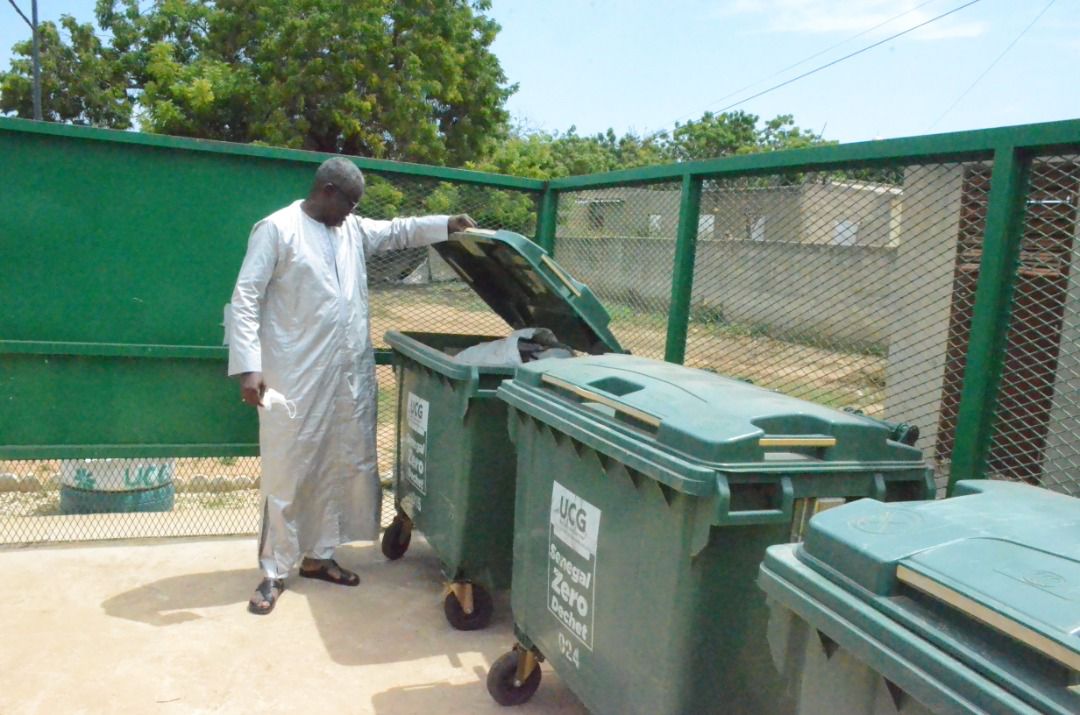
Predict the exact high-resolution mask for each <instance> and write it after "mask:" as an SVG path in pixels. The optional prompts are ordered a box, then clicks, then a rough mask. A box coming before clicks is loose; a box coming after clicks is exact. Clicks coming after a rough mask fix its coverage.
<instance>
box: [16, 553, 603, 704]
mask: <svg viewBox="0 0 1080 715" xmlns="http://www.w3.org/2000/svg"><path fill="white" fill-rule="evenodd" d="M254 553H255V542H254V539H253V538H250V537H244V538H238V537H233V538H214V539H181V540H177V539H171V540H158V541H118V542H96V543H91V544H79V545H56V546H35V547H27V548H12V547H4V548H2V549H0V572H2V573H3V574H4V580H5V583H4V585H3V587H2V588H0V639H2V643H3V645H2V647H0V713H5V714H8V715H10V714H13V713H48V714H52V713H110V714H119V713H140V714H141V713H161V714H163V715H169V714H171V713H209V712H213V713H244V714H245V715H246V714H248V713H297V712H320V713H324V712H340V713H375V714H377V715H409V714H411V713H425V714H426V713H470V714H472V713H504V714H506V715H510V713H514V714H515V715H516V714H517V713H521V714H522V715H525V714H527V713H562V714H565V715H582V714H584V713H586V712H587V711H586V710H585V708H584V707H583V706H582V705H581V704H580V703H579V702H578V700H577V699H576V698H575V697H574V695H573V694H572V693H570V692H569V690H567V689H566V687H565V686H564V685H563V684H562V683H561V682H560V681H559V678H558V676H557V675H556V674H555V673H554V672H552V671H551V670H550V668H548V667H547V665H546V664H545V665H544V676H543V682H542V683H541V685H540V689H539V690H538V691H537V693H536V695H535V696H534V697H533V699H532V700H531V701H530V702H529V703H527V704H525V705H523V706H520V707H517V708H512V709H506V708H501V707H499V706H498V705H496V704H495V703H494V701H492V700H491V698H490V696H489V695H488V693H487V690H486V689H485V686H484V679H485V677H486V673H487V669H488V666H489V665H490V664H491V663H492V662H493V661H494V660H495V659H496V658H497V657H498V656H500V655H502V654H503V653H505V652H506V651H507V650H509V649H510V647H511V646H512V645H513V642H514V637H513V632H512V623H511V618H510V608H509V600H508V598H507V597H506V595H505V594H502V595H501V596H499V597H497V598H496V615H495V620H494V622H493V623H492V625H491V626H489V627H488V628H487V629H486V630H484V631H475V632H461V631H455V630H454V629H453V628H451V627H450V626H449V625H448V624H447V623H446V620H445V618H444V617H443V610H442V580H441V576H440V573H439V566H438V562H437V561H436V559H435V558H434V556H433V553H432V551H431V549H430V548H429V547H428V546H427V544H426V543H424V541H423V539H422V537H420V536H419V535H414V538H413V543H412V546H411V547H410V549H409V552H408V554H407V555H406V556H405V557H404V558H403V559H401V560H400V561H397V562H387V561H386V560H385V559H384V558H383V556H382V554H381V553H380V551H379V547H378V544H371V543H359V544H355V545H349V546H345V547H342V548H341V549H340V550H339V554H338V560H339V561H340V562H341V563H342V565H344V566H346V567H348V568H351V569H354V570H356V571H357V572H358V573H359V574H360V578H361V584H360V586H359V587H357V588H344V587H341V586H334V585H332V584H329V583H326V582H323V581H314V580H308V579H300V578H295V577H294V578H292V579H290V580H289V581H288V583H287V589H288V590H286V592H285V593H284V595H283V596H282V598H281V600H280V601H279V602H278V605H277V608H276V609H275V610H274V612H273V613H272V614H270V615H269V616H264V617H259V616H253V615H251V614H249V613H248V612H247V610H246V609H245V604H246V602H247V599H248V597H249V596H250V594H251V592H252V590H253V589H254V587H255V585H256V583H257V582H258V579H259V574H258V572H257V570H256V569H255V568H253V560H254Z"/></svg>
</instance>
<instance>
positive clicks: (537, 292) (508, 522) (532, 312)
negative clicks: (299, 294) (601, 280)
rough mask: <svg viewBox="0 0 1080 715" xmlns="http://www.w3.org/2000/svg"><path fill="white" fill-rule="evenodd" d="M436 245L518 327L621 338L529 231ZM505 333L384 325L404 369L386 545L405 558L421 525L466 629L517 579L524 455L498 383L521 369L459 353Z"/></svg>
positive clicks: (588, 348) (579, 343)
mask: <svg viewBox="0 0 1080 715" xmlns="http://www.w3.org/2000/svg"><path fill="white" fill-rule="evenodd" d="M436 248H437V250H438V251H439V254H440V256H441V257H442V258H443V260H445V261H446V262H447V263H448V264H449V265H450V266H452V267H453V268H454V270H455V271H456V272H457V273H458V274H459V275H460V276H461V277H462V278H463V279H464V281H465V282H466V283H467V284H468V285H469V286H471V287H472V288H473V289H474V290H475V291H476V293H477V294H478V295H479V296H480V297H481V298H483V299H484V301H485V302H487V304H488V305H490V306H491V308H492V309H493V310H494V311H495V312H496V313H498V314H499V315H500V316H501V317H502V318H503V319H504V320H505V321H506V322H507V324H508V325H509V326H510V327H512V328H514V329H521V328H526V327H532V328H547V329H549V330H551V331H552V332H553V333H554V335H555V336H556V337H557V339H558V340H559V341H560V342H561V343H562V344H565V345H567V346H569V347H572V348H574V349H575V350H578V351H582V352H585V353H602V352H608V351H618V350H620V347H619V343H618V341H617V340H616V339H615V337H614V336H613V335H612V334H611V332H610V331H609V330H608V329H607V323H608V320H609V317H608V314H607V313H606V312H605V311H604V309H603V308H602V307H601V305H600V303H599V301H598V300H597V299H596V297H595V296H594V295H593V294H592V293H591V292H590V291H589V289H588V288H587V287H586V286H585V285H583V284H581V283H578V282H577V281H575V280H573V279H572V278H571V277H570V276H569V275H568V274H567V273H566V272H565V271H564V270H563V269H562V268H561V267H559V266H558V264H556V263H555V262H554V261H552V260H551V258H550V257H549V256H548V255H547V253H546V252H545V251H544V250H543V249H542V248H540V247H539V246H537V245H536V244H534V243H532V242H531V241H529V240H528V239H526V238H524V237H523V236H520V235H518V234H516V233H512V232H509V231H495V232H493V231H478V230H471V231H466V232H463V233H459V234H454V235H453V236H452V237H451V240H449V241H447V242H446V243H442V244H438V245H437V247H436ZM496 337H500V336H494V337H492V336H480V335H453V334H441V333H415V332H390V333H387V335H386V341H387V343H389V345H390V347H391V348H393V354H394V366H395V372H396V377H397V433H396V442H397V450H396V459H395V469H394V495H395V506H396V514H395V517H394V520H393V522H391V524H390V526H389V527H388V528H387V529H386V531H385V532H383V538H382V551H383V554H384V555H385V556H386V557H387V558H389V559H397V558H400V557H401V556H402V555H404V553H405V551H406V550H407V549H408V545H409V540H410V538H411V534H412V531H413V529H419V530H420V531H422V532H423V533H424V536H425V537H426V538H427V541H428V543H429V544H431V546H432V547H433V549H434V551H435V552H436V554H437V556H438V558H439V560H440V562H441V565H442V570H443V574H444V576H445V578H446V580H447V582H448V589H447V594H446V597H445V599H444V604H443V605H444V609H445V612H446V618H447V620H448V621H449V622H450V624H451V625H452V626H454V627H455V628H458V629H461V630H476V629H479V628H483V627H484V626H486V625H487V624H488V622H489V621H490V619H491V615H492V598H491V590H492V589H502V588H507V587H509V585H510V574H511V565H510V562H511V552H512V543H513V523H514V482H515V474H516V467H517V462H516V459H515V456H514V448H513V445H512V444H511V443H510V440H509V437H508V436H507V431H506V406H505V404H504V403H502V402H500V401H499V400H497V399H495V388H496V387H498V384H499V383H500V382H501V381H502V380H504V379H506V378H509V377H511V376H512V375H513V372H514V369H513V366H500V365H484V364H481V365H476V364H465V363H462V362H459V361H457V360H455V357H454V356H455V355H456V354H457V353H458V352H459V351H461V350H462V349H464V348H468V347H471V346H473V345H476V344H478V343H482V342H485V341H489V340H495V339H496Z"/></svg>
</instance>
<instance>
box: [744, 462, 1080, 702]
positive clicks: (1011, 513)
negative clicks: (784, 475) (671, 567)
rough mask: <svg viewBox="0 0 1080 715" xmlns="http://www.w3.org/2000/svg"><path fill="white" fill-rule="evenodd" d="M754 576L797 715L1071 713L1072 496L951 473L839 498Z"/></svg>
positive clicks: (1077, 523)
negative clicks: (908, 499)
mask: <svg viewBox="0 0 1080 715" xmlns="http://www.w3.org/2000/svg"><path fill="white" fill-rule="evenodd" d="M759 583H760V585H761V587H762V588H763V589H764V590H765V593H766V594H768V598H769V602H770V606H771V612H772V615H771V618H770V623H769V645H770V648H771V649H772V653H773V657H774V658H775V661H776V664H777V667H778V668H779V669H780V670H781V671H782V672H783V674H784V677H785V679H786V680H787V681H788V685H787V687H788V690H789V692H790V693H791V695H792V697H793V699H794V700H795V702H796V704H797V706H798V709H797V712H798V713H800V715H815V714H822V715H824V714H825V713H828V714H829V715H832V714H833V713H850V714H851V715H862V714H863V713H867V714H874V715H879V714H884V713H890V714H891V713H897V712H900V713H905V714H907V713H911V714H912V715H923V714H926V713H954V714H955V715H961V714H963V715H969V714H976V713H986V714H987V715H990V714H994V715H998V714H1001V715H1004V714H1006V713H1055V714H1057V715H1065V713H1070V714H1073V715H1075V713H1080V499H1076V498H1073V497H1068V496H1065V495H1062V494H1056V493H1053V492H1050V491H1047V490H1045V489H1040V488H1037V487H1032V486H1029V485H1026V484H1016V483H1011V482H997V481H962V482H959V483H958V485H957V490H956V496H955V497H954V498H950V499H945V500H941V501H936V502H918V503H908V504H900V505H892V504H889V505H886V504H880V503H877V502H872V501H860V502H856V503H854V504H848V505H845V506H843V507H840V508H837V509H833V510H830V511H828V512H825V513H822V514H820V515H818V516H816V517H815V518H814V519H813V520H812V521H811V522H810V525H809V529H808V533H807V536H806V541H805V543H803V544H801V545H797V544H790V545H783V546H774V547H772V548H770V549H769V550H768V553H767V556H766V558H765V561H764V563H763V564H762V566H761V574H760V577H759Z"/></svg>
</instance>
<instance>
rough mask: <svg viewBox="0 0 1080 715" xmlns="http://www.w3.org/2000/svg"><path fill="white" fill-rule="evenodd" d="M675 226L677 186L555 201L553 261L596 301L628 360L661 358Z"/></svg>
mask: <svg viewBox="0 0 1080 715" xmlns="http://www.w3.org/2000/svg"><path fill="white" fill-rule="evenodd" d="M678 222H679V184H678V183H660V184H653V185H649V186H626V187H615V188H607V189H596V190H591V191H590V190H586V191H568V192H565V193H563V194H562V196H560V198H559V219H558V224H557V228H556V238H555V245H556V252H555V255H556V258H557V259H558V261H559V263H560V264H561V265H563V266H564V267H566V269H567V270H568V271H569V272H570V273H571V274H572V275H573V276H574V277H575V278H577V279H578V280H580V281H582V282H583V283H585V284H586V285H588V286H589V288H591V289H592V291H593V292H594V293H596V295H597V297H598V298H599V299H600V302H601V303H603V304H604V307H605V308H607V311H608V313H609V314H610V315H611V324H610V327H611V331H612V332H613V333H614V334H615V336H616V337H617V338H618V339H619V343H620V344H621V345H622V346H623V348H624V349H626V350H629V351H630V352H632V353H633V354H635V355H642V356H644V357H651V358H663V357H664V342H665V339H666V334H667V324H668V314H669V312H670V309H671V267H672V264H673V262H674V258H675V229H676V226H677V224H678Z"/></svg>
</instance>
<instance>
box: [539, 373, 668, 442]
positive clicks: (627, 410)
mask: <svg viewBox="0 0 1080 715" xmlns="http://www.w3.org/2000/svg"><path fill="white" fill-rule="evenodd" d="M540 379H541V380H542V381H543V382H546V383H548V384H549V385H554V386H555V387H558V388H560V389H562V390H566V391H567V392H572V393H574V394H575V395H577V396H578V397H580V398H582V399H583V400H588V401H589V402H599V403H600V404H601V405H604V406H605V407H610V408H611V409H613V410H615V411H616V412H621V413H622V414H624V415H627V416H629V417H633V418H634V419H635V420H638V421H639V422H644V423H645V424H647V425H649V426H650V427H652V428H653V429H660V423H661V421H662V420H661V419H660V418H659V417H657V416H655V415H651V414H649V413H648V412H643V411H642V410H639V409H637V408H636V407H630V406H629V405H624V404H623V403H621V402H617V401H615V400H613V399H611V398H610V397H607V396H605V395H601V394H599V393H596V392H593V391H592V390H586V389H584V388H581V387H578V386H577V385H574V384H572V383H569V382H567V381H566V380H560V379H559V378H557V377H552V376H551V375H543V376H542V377H541V378H540Z"/></svg>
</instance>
